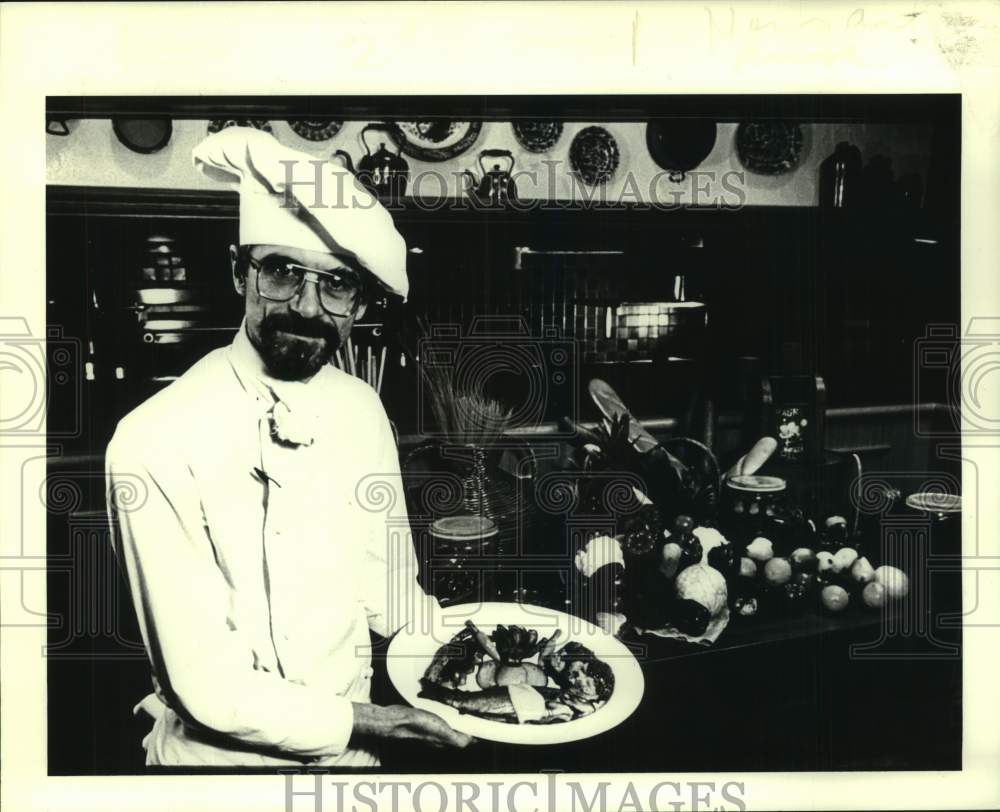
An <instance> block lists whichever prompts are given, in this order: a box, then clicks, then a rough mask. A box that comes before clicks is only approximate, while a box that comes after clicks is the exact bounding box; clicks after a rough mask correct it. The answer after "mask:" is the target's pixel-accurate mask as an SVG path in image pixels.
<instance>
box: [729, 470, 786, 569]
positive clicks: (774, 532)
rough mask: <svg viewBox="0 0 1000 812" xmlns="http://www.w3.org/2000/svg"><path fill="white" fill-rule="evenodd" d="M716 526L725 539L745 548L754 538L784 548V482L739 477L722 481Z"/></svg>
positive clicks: (776, 547)
mask: <svg viewBox="0 0 1000 812" xmlns="http://www.w3.org/2000/svg"><path fill="white" fill-rule="evenodd" d="M725 485H726V486H725V488H723V495H722V509H721V513H720V516H719V524H720V525H721V527H722V531H723V533H725V535H726V538H728V539H729V540H730V541H732V542H734V543H735V544H737V545H740V546H742V545H745V544H748V543H750V542H751V541H753V539H754V538H755V537H757V536H764V537H765V538H768V539H770V540H771V542H772V543H773V544H774V545H775V550H776V551H777V549H778V547H779V545H780V546H786V543H787V541H788V540H789V538H788V535H789V534H788V532H787V525H788V524H789V515H790V513H791V511H790V509H789V503H788V498H787V495H786V490H787V483H786V482H785V480H784V479H781V478H780V477H776V476H758V475H740V476H734V477H730V478H729V479H727V480H726V482H725Z"/></svg>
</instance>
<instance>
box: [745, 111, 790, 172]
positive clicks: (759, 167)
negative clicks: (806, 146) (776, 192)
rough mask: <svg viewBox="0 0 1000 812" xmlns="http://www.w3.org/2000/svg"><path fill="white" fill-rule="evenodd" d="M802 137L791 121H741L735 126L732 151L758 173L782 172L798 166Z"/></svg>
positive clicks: (748, 167) (751, 169)
mask: <svg viewBox="0 0 1000 812" xmlns="http://www.w3.org/2000/svg"><path fill="white" fill-rule="evenodd" d="M804 141H805V139H804V137H803V134H802V128H801V127H800V126H799V125H798V124H797V123H795V122H794V121H745V122H743V123H742V124H740V126H739V127H738V128H737V129H736V155H737V157H738V158H739V159H740V163H741V164H743V166H745V167H746V168H747V169H749V170H750V171H751V172H754V173H756V174H758V175H784V174H785V173H786V172H791V171H792V170H793V169H795V167H796V166H798V164H799V159H800V158H801V157H802V146H803V143H804Z"/></svg>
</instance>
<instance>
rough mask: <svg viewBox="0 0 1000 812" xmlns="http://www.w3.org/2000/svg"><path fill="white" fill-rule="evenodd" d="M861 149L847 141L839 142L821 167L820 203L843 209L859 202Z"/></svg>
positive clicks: (827, 206)
mask: <svg viewBox="0 0 1000 812" xmlns="http://www.w3.org/2000/svg"><path fill="white" fill-rule="evenodd" d="M861 166H862V163H861V150H860V149H858V148H857V147H856V146H854V145H853V144H851V143H849V142H847V141H841V142H840V143H839V144H837V147H836V149H834V151H833V154H832V155H830V156H828V157H827V158H826V159H825V160H824V161H823V163H821V164H820V167H819V204H820V206H823V207H825V208H834V209H842V208H846V207H848V206H856V205H857V203H858V194H859V189H858V185H859V183H860V179H861Z"/></svg>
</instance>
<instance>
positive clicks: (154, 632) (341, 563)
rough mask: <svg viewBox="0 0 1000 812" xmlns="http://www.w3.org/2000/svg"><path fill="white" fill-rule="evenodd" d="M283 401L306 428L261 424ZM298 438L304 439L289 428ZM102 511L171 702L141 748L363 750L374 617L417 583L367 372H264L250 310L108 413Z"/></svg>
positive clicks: (380, 627) (409, 601)
mask: <svg viewBox="0 0 1000 812" xmlns="http://www.w3.org/2000/svg"><path fill="white" fill-rule="evenodd" d="M276 400H278V401H281V403H282V404H283V406H282V407H281V408H283V409H284V408H285V407H287V409H288V410H290V413H291V415H293V416H294V422H295V425H296V426H298V427H299V428H301V427H303V426H304V427H306V429H307V434H309V435H310V436H311V439H312V442H311V443H303V444H301V445H298V446H288V445H285V444H282V443H279V442H278V441H276V440H275V439H273V438H272V430H271V419H270V417H269V413H270V411H271V410H272V408H273V407H274V404H275V402H276ZM300 439H301V438H300ZM107 475H108V481H109V513H110V514H111V519H112V525H113V526H114V527H115V528H116V534H115V541H116V550H117V552H118V554H119V557H120V560H121V561H122V563H123V565H124V567H125V570H126V572H127V575H128V579H129V583H130V586H131V591H132V596H133V600H134V603H135V609H136V612H137V615H138V619H139V624H140V627H141V630H142V635H143V640H144V641H145V644H146V648H147V651H148V653H149V657H150V662H151V666H152V672H153V686H154V689H155V693H156V696H157V697H158V699H159V700H160V702H162V706H161V705H160V704H159V703H156V702H150V701H149V700H148V699H147V701H145V705H146V706H150V705H151V704H152V705H154V706H155V707H156V708H160V707H162V708H163V710H164V712H163V713H162V714H159V718H158V719H157V720H156V722H155V724H154V727H153V730H152V732H151V733H150V735H149V736H148V737H147V739H146V741H145V745H146V754H147V755H146V761H147V764H157V765H213V766H219V765H239V766H270V765H300V764H303V763H309V764H315V765H323V766H338V767H345V766H349V767H365V766H372V765H376V764H377V763H378V759H377V756H376V754H375V753H373V752H369V751H367V750H363V749H354V748H348V746H347V745H348V740H349V738H350V735H351V728H352V724H353V710H352V705H351V703H352V702H367V701H369V689H370V680H371V674H372V670H371V653H370V643H369V635H368V628H369V626H371V628H373V629H374V630H375V631H377V632H378V633H380V634H382V635H390V634H392V633H393V632H394V631H396V630H397V629H398V628H400V626H402V625H403V624H404V623H406V622H407V621H409V620H410V619H411V618H412V617H414V616H415V613H417V612H425V613H429V612H432V611H433V610H434V608H436V603H435V602H434V601H433V599H431V598H429V597H428V596H427V595H425V594H424V593H423V591H422V590H421V589H420V587H419V586H418V584H417V582H416V559H415V556H414V553H413V545H412V539H411V538H410V534H409V524H408V521H407V515H406V507H405V503H404V500H403V493H402V485H401V480H400V475H399V463H398V457H397V450H396V446H395V443H394V439H393V435H392V431H391V427H390V425H389V422H388V420H387V418H386V415H385V411H384V409H383V407H382V404H381V401H380V400H379V398H378V396H377V395H376V393H375V392H374V390H372V388H371V387H370V386H368V385H367V384H365V383H364V382H362V381H361V380H359V379H357V378H355V377H352V376H350V375H347V374H346V373H344V372H341V371H339V370H338V369H336V368H334V367H332V366H326V367H324V368H323V369H322V370H321V371H320V372H319V373H317V374H316V375H315V376H314V377H313V378H312V379H311V380H309V381H308V382H286V381H278V380H275V379H273V378H271V377H270V376H269V375H268V374H267V373H266V372H265V370H264V367H263V364H262V362H261V359H260V356H259V355H258V353H257V351H256V350H255V349H254V347H253V345H252V344H251V343H250V341H249V339H248V338H247V335H246V332H245V329H244V328H243V327H241V329H240V330H239V332H238V334H237V337H236V339H235V341H234V342H233V344H232V345H231V346H230V347H226V348H223V349H219V350H215V351H214V352H212V353H210V354H209V355H207V356H206V357H205V358H203V359H202V360H201V361H199V362H198V363H197V364H195V365H194V366H193V367H192V368H191V369H190V370H189V371H188V372H186V373H185V374H184V375H183V376H181V377H180V379H178V380H177V381H175V382H174V383H173V384H171V385H170V386H168V387H167V388H166V389H164V390H162V391H161V392H159V393H158V394H157V395H155V396H154V397H153V398H151V399H150V400H148V401H147V402H145V403H143V404H142V405H141V406H139V407H138V408H137V409H136V410H134V411H133V412H132V413H130V414H129V415H128V416H127V417H125V418H124V419H123V420H122V421H121V422H120V424H119V425H118V428H117V431H116V433H115V436H114V438H113V439H112V442H111V444H110V446H109V448H108V452H107Z"/></svg>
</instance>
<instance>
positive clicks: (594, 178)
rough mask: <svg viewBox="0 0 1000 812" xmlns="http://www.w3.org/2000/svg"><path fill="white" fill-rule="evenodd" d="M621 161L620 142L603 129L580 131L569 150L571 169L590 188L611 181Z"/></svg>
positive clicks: (593, 128)
mask: <svg viewBox="0 0 1000 812" xmlns="http://www.w3.org/2000/svg"><path fill="white" fill-rule="evenodd" d="M620 160H621V154H620V152H619V151H618V142H617V141H615V137H614V136H613V135H612V134H611V133H609V132H608V131H607V130H605V129H604V128H603V127H587V128H585V129H583V130H580V132H578V133H577V134H576V137H575V138H574V139H573V143H572V144H571V145H570V148H569V164H570V167H571V168H572V169H573V171H574V172H575V173H576V174H577V175H579V177H580V179H581V180H582V181H583V182H584V183H586V184H588V185H589V186H597V185H598V184H600V183H605V182H606V181H608V180H610V179H611V178H612V177H613V176H614V174H615V171H616V170H617V169H618V163H619V161H620Z"/></svg>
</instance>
